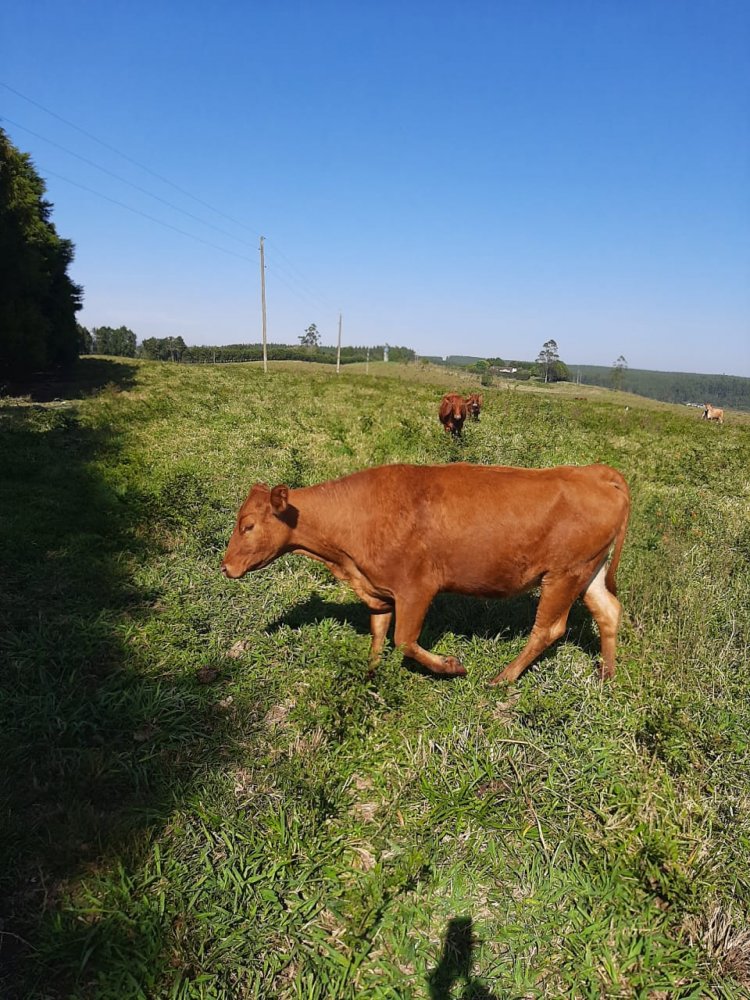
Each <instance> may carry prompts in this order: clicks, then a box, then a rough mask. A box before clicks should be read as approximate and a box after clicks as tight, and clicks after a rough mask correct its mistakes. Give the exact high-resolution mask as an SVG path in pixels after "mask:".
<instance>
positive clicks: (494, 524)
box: [329, 463, 629, 594]
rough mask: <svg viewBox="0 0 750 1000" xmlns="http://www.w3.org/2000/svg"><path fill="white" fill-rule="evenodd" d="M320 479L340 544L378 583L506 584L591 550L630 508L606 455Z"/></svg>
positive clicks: (481, 589) (472, 587) (484, 587)
mask: <svg viewBox="0 0 750 1000" xmlns="http://www.w3.org/2000/svg"><path fill="white" fill-rule="evenodd" d="M329 485H330V487H331V488H335V489H336V493H337V497H336V506H337V509H338V511H339V523H340V525H341V529H342V530H343V531H344V532H346V533H347V534H348V537H347V538H346V539H345V544H346V546H347V547H348V550H349V551H350V552H351V553H352V555H353V556H354V558H355V559H356V561H357V562H358V563H359V564H360V565H361V566H363V567H365V568H366V569H367V572H368V573H372V574H373V577H377V578H378V582H379V583H380V584H381V585H387V581H388V578H389V577H395V576H399V575H403V574H412V573H413V574H428V575H432V576H434V578H435V581H436V584H437V585H438V588H439V589H445V590H456V591H459V592H465V593H487V594H498V593H503V592H506V591H507V592H509V593H510V592H513V591H517V590H518V589H522V588H523V587H526V586H531V585H533V583H534V581H535V580H537V579H538V578H539V577H540V576H541V575H543V574H544V573H547V572H555V571H557V569H559V568H562V567H563V566H567V565H569V564H570V563H571V561H572V562H586V561H588V560H590V559H591V558H593V557H594V556H595V555H596V554H597V553H599V552H600V551H603V550H605V549H607V548H608V546H609V545H610V544H611V542H612V540H613V538H614V537H615V534H616V533H617V530H618V527H619V526H620V524H621V523H622V521H623V518H626V517H627V512H628V510H629V493H628V488H627V484H626V483H625V480H624V479H623V477H622V476H621V475H620V473H619V472H617V471H616V470H614V469H612V468H610V467H609V466H605V465H592V466H582V467H578V466H560V467H557V468H553V469H519V468H514V467H510V466H477V465H469V464H465V463H455V464H452V465H439V466H414V465H387V466H380V467H377V468H374V469H366V470H363V471H362V472H358V473H354V474H353V475H352V476H348V477H345V478H344V479H342V480H337V481H335V482H334V483H331V484H329Z"/></svg>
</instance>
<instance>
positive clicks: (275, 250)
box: [0, 80, 333, 309]
mask: <svg viewBox="0 0 750 1000" xmlns="http://www.w3.org/2000/svg"><path fill="white" fill-rule="evenodd" d="M0 86H2V87H4V88H5V89H6V90H8V91H10V92H11V93H13V94H15V95H16V96H18V97H20V98H22V99H23V100H25V101H28V103H30V104H32V105H34V107H37V108H39V109H40V110H42V111H44V112H45V114H48V115H50V116H51V117H53V118H55V119H57V120H58V121H60V122H62V123H63V124H64V125H67V126H68V127H70V128H73V129H75V130H76V131H77V132H80V133H81V134H82V135H85V136H86V137H87V138H89V139H91V140H93V141H94V142H96V143H98V144H99V145H100V146H102V147H104V148H105V149H109V150H110V151H112V152H114V153H116V154H117V155H118V156H121V157H122V158H123V159H125V160H127V161H128V162H129V163H132V164H133V165H135V166H137V167H138V168H139V169H141V170H144V171H146V173H148V174H151V176H153V177H155V178H157V179H158V180H160V181H162V182H163V183H165V184H168V185H169V186H170V187H172V188H174V189H175V190H176V191H179V192H180V193H181V194H183V195H185V196H186V197H188V198H191V199H192V200H193V201H196V202H197V203H199V204H201V205H203V206H204V207H205V208H207V209H209V211H211V212H214V213H215V214H216V215H219V216H221V217H222V218H225V219H227V220H228V221H229V222H232V223H233V224H234V225H237V226H240V227H241V228H243V229H246V230H247V231H249V232H252V233H254V234H255V235H258V236H259V235H260V234H259V233H258V232H257V230H255V229H253V228H252V227H251V226H248V225H247V224H246V223H243V222H241V221H240V220H239V219H235V218H234V217H232V216H231V215H227V214H226V213H225V212H222V211H221V210H220V209H217V208H216V207H215V206H213V205H211V204H209V203H208V202H207V201H204V200H203V199H202V198H199V197H197V196H196V195H194V194H192V193H191V192H190V191H187V190H186V189H184V188H182V187H180V185H178V184H176V183H174V182H173V181H171V180H170V179H169V178H167V177H164V176H163V175H162V174H159V173H158V172H157V171H155V170H152V169H151V168H150V167H148V166H146V165H145V164H144V163H141V162H140V161H138V160H136V159H134V158H133V157H131V156H129V155H128V154H127V153H124V152H123V151H122V150H120V149H118V148H117V147H116V146H113V145H112V144H111V143H108V142H105V141H104V140H103V139H100V138H99V137H98V136H96V135H94V134H93V133H92V132H89V131H88V130H87V129H84V128H81V126H79V125H76V124H75V123H74V122H71V121H69V120H68V119H67V118H64V117H63V116H62V115H59V114H57V113H56V112H55V111H52V110H51V109H50V108H47V107H45V106H44V105H43V104H41V103H40V102H38V101H35V100H34V99H33V98H31V97H29V96H28V95H26V94H23V93H22V92H21V91H19V90H17V89H16V88H15V87H11V86H10V85H9V84H7V83H5V82H4V81H2V80H0ZM3 120H4V121H7V122H8V123H10V124H12V125H14V126H15V127H17V128H21V129H23V130H24V131H26V132H28V133H29V134H30V135H33V136H35V137H36V138H38V139H41V140H42V141H43V142H47V143H49V144H50V145H52V146H55V147H57V148H58V149H60V150H62V151H63V152H64V153H67V154H68V155H70V156H73V157H75V158H76V159H78V160H80V161H81V162H83V163H86V164H87V165H89V166H91V167H94V168H95V169H96V170H99V171H101V172H102V173H104V174H107V175H108V176H110V177H113V178H115V180H118V181H120V182H121V183H123V184H126V185H128V186H129V187H131V188H133V189H134V190H136V191H140V192H141V193H142V194H145V195H147V196H148V197H150V198H153V199H154V200H156V201H159V202H161V203H162V204H164V205H167V206H168V207H169V208H171V209H173V210H175V211H177V212H181V213H182V214H183V215H185V216H187V217H188V218H191V219H193V220H194V221H196V222H198V223H200V224H201V225H205V226H208V227H209V228H211V229H214V230H215V231H217V232H219V233H222V235H224V236H228V237H229V238H230V239H233V240H236V241H237V242H240V243H242V244H243V245H245V246H248V247H250V246H252V244H250V243H248V242H247V241H246V240H244V239H242V237H239V236H235V235H234V234H232V233H230V232H228V231H227V230H225V229H222V228H221V227H219V226H215V225H214V224H213V223H210V222H207V221H206V220H205V219H201V218H200V217H199V216H196V215H194V214H193V213H192V212H188V211H187V210H186V209H183V208H181V207H180V206H178V205H175V204H173V203H172V202H170V201H168V200H167V199H165V198H162V197H161V196H160V195H157V194H154V193H153V192H151V191H149V190H148V189H147V188H144V187H142V186H141V185H139V184H136V183H135V182H133V181H130V180H128V179H126V178H124V177H122V176H120V175H119V174H117V173H115V172H114V171H112V170H109V169H108V168H107V167H103V166H101V165H100V164H98V163H96V162H95V161H93V160H91V159H89V158H88V157H85V156H82V155H81V154H79V153H76V152H75V151H73V150H71V149H68V148H67V147H65V146H63V145H62V144H61V143H58V142H56V141H55V140H53V139H49V138H48V137H46V136H44V135H41V134H40V133H38V132H35V131H34V130H33V129H30V128H29V127H28V126H25V125H22V124H20V123H19V122H15V121H13V120H12V119H11V118H8V117H7V116H5V115H3ZM46 172H47V173H48V174H49V175H50V176H55V177H58V178H59V179H60V180H63V181H65V182H66V183H68V184H72V185H74V186H76V187H79V188H81V189H82V190H84V191H88V192H89V193H91V194H94V195H95V196H97V197H99V198H103V199H104V200H106V201H109V202H111V203H112V204H115V205H118V206H119V207H121V208H125V209H126V210H127V211H129V212H133V213H134V214H136V215H141V216H142V217H143V218H146V219H149V220H150V221H152V222H155V223H156V224H157V225H160V226H163V227H165V228H167V229H172V230H173V231H174V232H177V233H180V234H181V235H183V236H187V237H188V238H189V239H193V240H195V241H196V242H199V243H203V244H204V245H205V246H210V247H213V248H214V249H216V250H219V251H220V252H221V253H225V254H230V255H232V256H235V257H237V258H239V259H241V260H248V261H249V260H250V258H249V257H245V256H244V255H242V254H238V253H236V252H234V251H231V250H227V249H226V248H224V247H220V246H218V244H215V243H211V242H210V241H209V240H205V239H202V238H201V237H198V236H195V235H194V234H193V233H189V232H187V231H186V230H184V229H180V228H179V227H177V226H173V225H171V224H170V223H166V222H164V221H163V220H160V219H157V218H156V217H155V216H151V215H149V214H148V213H147V212H143V211H141V210H140V209H136V208H134V207H133V206H131V205H127V204H125V203H124V202H121V201H118V200H117V199H115V198H112V197H110V196H108V195H105V194H102V193H101V192H100V191H96V190H95V189H93V188H90V187H88V186H86V185H84V184H82V183H80V182H79V181H73V180H71V179H70V178H67V177H64V176H63V175H62V174H56V173H55V172H54V171H50V170H48V171H46ZM266 244H267V246H268V245H269V244H270V248H271V249H272V257H278V258H280V259H281V260H280V261H279V260H272V261H271V264H272V266H271V267H269V266H268V265H266V269H267V270H268V271H271V272H272V273H274V274H275V276H276V278H277V279H279V280H280V281H281V282H282V284H283V285H285V287H286V288H288V289H289V290H290V291H291V292H293V293H294V294H295V295H297V296H298V297H300V298H306V299H307V300H308V302H313V303H314V304H316V305H317V306H318V307H320V306H323V307H324V308H326V309H333V305H332V304H331V302H330V301H329V300H328V299H326V298H325V297H324V296H322V295H320V294H318V293H317V292H316V291H315V290H314V289H313V288H312V286H311V285H310V284H309V282H307V280H306V278H305V276H304V275H303V274H302V272H301V271H300V270H299V268H297V267H296V266H295V265H294V264H293V263H292V261H290V260H289V258H288V257H287V256H286V255H285V254H284V253H282V251H281V249H280V247H279V246H278V244H277V243H276V241H275V240H266ZM281 261H284V262H285V263H286V265H287V266H286V268H285V267H284V265H283V264H282V263H281ZM284 271H286V273H287V276H288V277H289V278H290V279H291V281H292V282H295V283H296V284H297V285H299V286H300V287H299V288H295V287H294V286H293V285H292V284H290V282H289V281H287V280H285V278H284V276H283V273H282V272H284ZM294 272H296V274H295V273H294Z"/></svg>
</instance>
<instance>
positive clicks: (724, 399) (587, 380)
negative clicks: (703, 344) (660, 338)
mask: <svg viewBox="0 0 750 1000" xmlns="http://www.w3.org/2000/svg"><path fill="white" fill-rule="evenodd" d="M579 373H580V381H581V382H582V383H584V384H586V385H601V386H606V387H607V388H611V387H612V369H611V368H605V367H603V366H599V365H570V377H571V379H573V380H574V381H575V380H577V379H578V378H579ZM621 388H622V389H624V390H626V391H627V392H634V393H636V394H637V395H639V396H648V397H649V399H659V400H661V401H662V402H664V403H713V404H714V406H731V407H733V408H734V409H737V410H750V378H743V377H741V376H739V375H699V374H693V373H689V372H652V371H648V370H646V369H642V368H627V369H625V371H624V372H623V373H622V385H621Z"/></svg>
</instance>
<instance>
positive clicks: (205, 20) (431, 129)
mask: <svg viewBox="0 0 750 1000" xmlns="http://www.w3.org/2000/svg"><path fill="white" fill-rule="evenodd" d="M749 50H750V4H748V3H747V2H746V0H737V2H734V0H712V2H710V3H709V2H706V0H700V2H693V0H684V2H683V0H675V2H666V0H665V2H656V0H650V2H640V0H630V2H624V0H596V2H594V0H592V2H588V0H518V2H516V0H507V2H506V0H495V2H492V3H485V2H463V3H460V4H459V3H442V2H440V0H433V2H431V3H426V2H421V0H419V2H408V0H406V2H403V0H402V2H400V3H395V2H392V0H385V2H383V0H378V2H377V3H375V2H374V0H373V2H369V3H357V2H350V3H343V2H336V3H332V2H328V3H327V2H324V0H322V2H315V3H311V2H308V3H301V2H288V0H277V2H274V3H267V2H264V3H258V2H252V3H226V2H225V3H221V2H220V3H214V4H208V3H205V2H204V3H195V2H191V0H188V2H181V3H179V4H177V3H159V2H152V0H149V2H148V3H144V2H141V0H135V2H131V3H128V4H113V3H107V2H101V0H99V2H97V3H94V2H80V0H70V2H68V3H67V4H60V3H58V2H55V3H52V2H49V0H35V2H33V3H21V2H20V0H11V2H10V3H6V4H5V5H3V9H2V12H1V13H0V82H2V84H4V86H0V117H2V119H3V122H2V125H3V127H4V128H5V129H6V130H7V131H8V133H9V134H10V136H11V138H12V140H13V141H14V142H15V143H16V145H18V146H19V147H20V148H21V149H23V150H25V151H28V152H30V153H31V154H32V156H33V159H34V162H35V163H36V165H37V167H38V169H39V171H40V173H41V174H42V175H43V176H44V177H45V178H46V179H47V183H48V196H49V198H50V200H51V201H52V202H53V203H54V221H55V223H56V225H57V227H58V229H59V231H60V232H61V233H62V234H63V235H65V236H66V237H69V238H70V239H72V240H73V241H74V243H75V244H76V248H77V251H76V260H75V263H74V266H73V269H72V274H73V277H74V278H75V279H76V280H77V281H79V282H80V283H81V284H83V286H84V289H85V306H84V310H83V312H82V313H81V315H80V319H81V321H82V322H83V323H85V324H86V325H88V326H99V325H103V324H107V325H115V326H119V325H120V324H125V325H126V326H129V327H130V328H131V329H133V330H134V331H135V332H136V333H137V335H138V337H139V339H143V338H144V337H149V336H167V335H170V334H175V335H176V334H180V335H182V336H183V337H184V338H185V340H186V341H187V342H188V343H205V344H211V343H229V342H241V341H244V342H247V341H257V340H259V339H260V276H259V272H260V269H259V255H258V242H259V235H260V234H261V233H262V234H263V235H264V236H265V237H266V241H267V242H266V263H267V272H266V275H267V299H268V336H269V340H272V341H277V342H282V343H296V341H297V338H298V337H299V336H300V335H301V334H302V333H303V332H304V330H305V328H306V327H307V326H309V324H310V323H316V324H317V326H318V328H319V329H320V331H321V333H322V336H323V341H324V343H334V342H335V338H336V328H337V324H338V314H339V311H341V312H342V313H343V331H344V340H345V341H346V342H348V343H355V344H368V343H369V344H374V343H382V342H384V341H387V342H389V343H391V344H398V345H405V346H410V347H413V348H415V349H416V350H417V351H418V352H419V353H422V354H441V355H445V354H450V353H461V354H472V355H477V356H480V357H488V356H500V357H504V358H524V359H525V358H534V357H536V355H537V353H538V351H539V348H540V347H541V345H542V343H543V342H544V341H545V340H547V339H549V338H550V337H553V338H554V339H555V340H556V341H557V343H558V345H559V349H560V354H561V357H562V358H563V359H564V360H565V361H567V362H568V363H569V364H576V363H578V364H586V363H590V364H604V365H609V364H611V363H612V362H613V361H614V359H615V358H616V357H617V356H618V355H620V354H624V355H625V357H626V358H627V360H628V362H629V364H630V366H631V367H638V368H657V369H669V370H684V371H702V372H726V373H727V374H739V375H746V376H750V60H748V58H747V53H748V51H749ZM9 88H12V89H9ZM32 102H35V103H32ZM49 112H53V114H50V113H49ZM55 116H58V117H55ZM61 118H62V119H65V120H66V121H62V120H61ZM67 123H70V124H67ZM73 125H74V126H77V128H73V127H71V126H73ZM29 130H30V131H29ZM80 130H83V131H80ZM33 133H35V134H33ZM84 133H88V134H84ZM50 140H51V141H50ZM96 140H98V141H96ZM52 143H57V145H53V144H52ZM102 143H104V144H106V145H103V144H102ZM61 146H62V147H64V149H61V148H60V147H61ZM109 147H114V149H113V148H109ZM115 150H119V151H121V152H122V153H125V154H126V156H127V157H129V158H130V159H126V158H125V157H123V156H122V155H119V154H118V153H117V152H115ZM72 153H75V154H77V156H78V157H82V158H84V159H80V158H76V157H75V156H73V155H71V154H72ZM84 160H88V161H90V162H84ZM132 161H136V162H135V163H134V162H132ZM139 165H140V166H139ZM143 167H147V168H148V170H149V171H151V172H150V173H149V172H147V171H146V170H144V169H143ZM102 168H103V169H102ZM105 170H106V171H109V172H110V173H105V172H104V171H105ZM112 174H115V175H117V176H112ZM156 175H158V176H156ZM71 182H75V184H74V183H71ZM126 182H129V183H126ZM76 185H78V186H76ZM133 185H135V186H133ZM85 188H87V189H89V190H85ZM93 192H97V194H94V193H93ZM151 195H156V196H158V198H160V199H163V200H162V201H159V200H157V199H156V198H154V197H152V196H151ZM102 196H106V198H109V199H112V200H109V201H108V200H105V198H104V197H102ZM164 201H166V202H169V203H170V204H169V205H167V204H165V203H164ZM114 202H119V203H121V204H115V203H114ZM123 205H127V206H128V207H129V209H130V210H128V208H124V207H123ZM132 210H136V211H132ZM180 210H181V211H180ZM136 212H138V213H144V214H145V215H148V216H151V217H152V218H145V217H144V214H136ZM185 213H189V214H185ZM154 219H158V220H160V222H161V223H164V224H166V225H160V224H158V223H157V222H155V221H153V220H154ZM167 226H171V227H176V229H179V230H182V231H183V232H176V231H175V229H174V228H173V229H170V228H167ZM184 234H190V236H188V235H184ZM191 237H193V238H191ZM201 240H202V241H205V242H200V241H201ZM207 243H208V244H212V245H211V246H208V245H206V244H207ZM226 251H228V252H226Z"/></svg>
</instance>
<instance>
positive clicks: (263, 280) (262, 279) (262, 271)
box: [260, 236, 268, 372]
mask: <svg viewBox="0 0 750 1000" xmlns="http://www.w3.org/2000/svg"><path fill="white" fill-rule="evenodd" d="M263 240H264V237H263V236H261V238H260V301H261V308H262V310H263V371H264V372H267V371H268V354H267V352H266V263H265V257H264V255H263Z"/></svg>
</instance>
